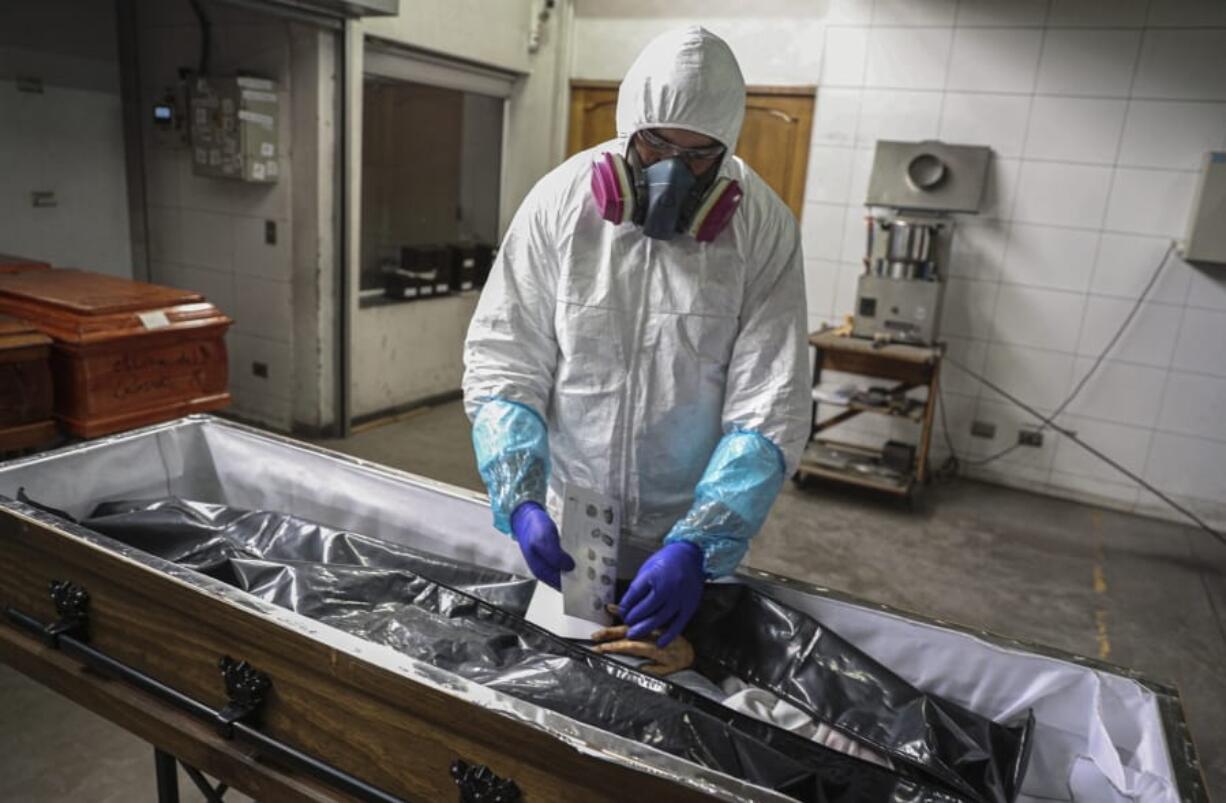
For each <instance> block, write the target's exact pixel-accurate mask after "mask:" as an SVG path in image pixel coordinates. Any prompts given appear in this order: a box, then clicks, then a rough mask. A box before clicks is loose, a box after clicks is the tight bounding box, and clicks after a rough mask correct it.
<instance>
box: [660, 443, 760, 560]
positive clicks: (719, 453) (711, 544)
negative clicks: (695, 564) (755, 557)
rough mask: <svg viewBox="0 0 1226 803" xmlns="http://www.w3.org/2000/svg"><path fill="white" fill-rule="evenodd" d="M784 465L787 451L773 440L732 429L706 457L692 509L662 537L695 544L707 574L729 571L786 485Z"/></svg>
mask: <svg viewBox="0 0 1226 803" xmlns="http://www.w3.org/2000/svg"><path fill="white" fill-rule="evenodd" d="M783 469H784V463H783V454H782V452H780V451H779V447H777V446H775V444H774V443H772V442H771V441H770V440H768V439H767V438H765V437H764V436H762V435H759V434H758V433H756V432H749V431H746V430H736V431H734V432H729V433H728V434H727V435H725V436H724V437H723V439H721V440H720V442H719V444H718V445H717V446H716V447H715V453H714V454H712V455H711V460H710V462H709V463H707V470H706V471H705V472H703V475H702V479H701V480H699V482H698V487H697V488H696V489H695V490H694V504H693V506H692V507H691V508H690V511H689V513H687V514H686V515H685V518H683V519H681V521H679V522H677V523H676V524H675V525H673V529H672V532H670V533H669V534H668V537H667V538H665V539H664V543H666V544H670V543H673V542H674V541H689V542H690V543H692V544H694V545H696V546H697V547H698V548H699V549H701V550H702V555H703V568H704V571H705V572H706V574H707V577H710V578H715V577H722V576H723V575H726V574H731V573H732V572H733V571H735V570H736V567H737V564H739V563H740V562H741V558H743V557H745V552H746V551H747V550H748V549H749V539H751V538H753V537H754V536H755V535H756V534H757V532H758V530H760V529H761V528H762V523H763V522H765V521H766V514H767V513H769V512H770V509H771V505H772V504H773V503H774V501H775V497H776V496H778V495H779V489H780V488H782V487H783Z"/></svg>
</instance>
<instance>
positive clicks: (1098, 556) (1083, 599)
mask: <svg viewBox="0 0 1226 803" xmlns="http://www.w3.org/2000/svg"><path fill="white" fill-rule="evenodd" d="M321 445H324V446H327V447H329V448H332V449H337V450H338V451H343V452H347V453H350V454H354V455H357V456H360V457H363V458H366V459H370V460H374V461H378V462H381V463H386V464H388V465H393V466H396V467H399V468H402V469H405V470H407V471H411V472H414V473H418V474H422V475H425V476H429V477H433V478H435V479H439V480H443V481H445V482H450V483H454V484H456V485H462V486H466V487H470V488H477V489H480V488H481V483H480V478H479V477H478V475H477V472H476V468H475V466H474V464H473V459H472V451H471V448H470V447H469V441H468V426H467V421H466V420H465V419H464V416H463V412H462V411H461V409H460V406H459V404H458V403H454V404H448V405H444V406H441V407H438V408H434V409H430V410H426V411H422V412H420V413H417V414H415V415H412V416H409V417H407V418H404V419H402V420H400V421H398V422H396V423H392V424H389V425H386V426H382V427H378V428H374V429H370V430H367V431H364V432H362V433H360V434H357V435H355V436H353V437H352V438H350V439H348V440H346V441H325V442H322V443H321ZM748 562H749V563H750V564H751V565H753V566H756V567H758V568H761V569H765V570H767V571H773V572H778V573H780V574H785V575H790V576H792V577H797V578H800V579H803V580H807V581H810V582H814V583H818V584H821V585H825V586H829V587H832V588H838V589H841V590H843V591H847V592H850V593H852V594H857V595H859V596H862V597H865V598H868V599H873V600H878V601H881V602H885V603H888V604H890V605H895V606H898V607H901V608H905V609H909V610H913V611H918V612H921V613H924V614H927V615H930V616H936V617H939V618H942V619H946V620H949V621H954V622H960V623H963V624H966V625H971V626H975V627H981V628H986V629H989V630H993V631H995V632H998V633H1002V634H1005V635H1009V636H1013V637H1016V638H1020V639H1025V640H1029V641H1035V642H1040V643H1044V644H1048V645H1051V646H1054V647H1059V648H1061V649H1065V650H1069V651H1072V652H1076V653H1080V654H1082V655H1089V656H1101V657H1105V658H1106V659H1107V660H1109V661H1112V662H1115V663H1118V664H1121V665H1123V666H1129V667H1132V668H1134V669H1136V670H1139V671H1141V672H1143V673H1145V674H1147V675H1150V676H1152V677H1154V678H1156V679H1159V680H1164V681H1167V682H1171V683H1174V684H1175V685H1177V686H1178V687H1179V688H1180V690H1181V691H1182V693H1183V698H1184V707H1185V709H1186V713H1187V717H1188V720H1189V722H1190V725H1191V729H1192V734H1193V738H1194V739H1195V741H1196V743H1197V747H1198V749H1199V751H1200V758H1201V763H1202V766H1203V768H1204V771H1205V775H1206V778H1207V780H1208V783H1209V790H1210V794H1211V795H1212V796H1213V797H1214V798H1216V799H1220V800H1224V801H1226V727H1224V726H1223V725H1222V723H1223V722H1226V547H1223V546H1222V545H1220V544H1218V543H1217V542H1215V541H1213V540H1212V539H1211V537H1210V536H1208V535H1206V534H1204V533H1201V532H1199V531H1197V530H1195V529H1192V528H1190V527H1182V526H1178V525H1174V524H1170V523H1166V522H1159V521H1154V520H1151V519H1144V518H1139V517H1136V516H1131V515H1126V514H1122V513H1117V512H1114V511H1110V510H1104V509H1100V508H1094V507H1089V506H1086V505H1079V504H1076V503H1072V502H1065V501H1061V500H1055V499H1049V498H1047V497H1041V496H1035V495H1032V494H1028V493H1023V492H1019V491H1012V490H1009V489H1004V488H999V487H995V486H992V485H985V484H981V483H976V482H970V481H955V482H952V483H949V484H946V485H939V486H934V487H932V488H930V489H929V490H928V492H927V493H926V495H925V496H924V497H923V499H922V500H921V502H920V503H919V505H917V506H916V508H915V509H912V508H910V507H908V506H906V505H903V504H899V503H896V502H893V501H891V500H887V499H884V498H882V497H880V496H878V495H874V494H868V493H855V492H849V491H848V490H845V489H837V488H834V487H831V486H824V487H818V488H811V489H806V490H804V491H801V490H798V489H796V488H794V487H792V486H791V484H790V483H789V484H788V485H787V486H785V488H784V492H783V494H782V495H781V497H780V499H779V501H778V502H777V503H776V505H775V507H774V510H773V511H772V513H771V516H770V519H769V520H768V521H767V524H766V527H765V528H764V530H763V532H762V533H761V534H759V536H758V537H757V539H756V540H755V542H754V545H753V548H752V549H751V551H750V555H749V559H748ZM152 770H153V768H152V750H151V749H150V748H149V747H148V746H147V745H144V744H143V743H141V742H139V741H138V740H136V739H134V738H132V737H130V736H128V735H126V734H125V733H123V732H122V731H120V730H118V729H116V728H114V727H113V726H111V725H109V724H108V723H106V722H104V721H102V720H100V719H98V718H97V717H94V716H93V715H91V714H88V713H87V712H85V711H83V710H81V709H79V708H76V707H75V706H73V705H72V704H70V703H68V702H66V701H64V700H62V699H61V698H59V697H57V696H56V695H55V694H54V693H52V692H49V691H46V690H44V689H43V688H42V687H40V686H37V685H36V684H34V683H32V682H30V681H28V680H27V679H25V678H24V677H22V676H20V675H17V674H16V673H15V672H13V671H11V670H9V669H7V668H3V667H0V800H27V801H44V800H47V801H49V800H100V801H112V800H114V801H120V800H123V801H128V800H132V801H141V800H152V799H153V771H152ZM180 786H181V789H182V790H184V799H185V800H200V799H201V798H200V797H199V796H198V795H194V792H195V790H194V789H192V788H191V785H190V783H188V782H187V781H186V780H182V781H181V783H180ZM236 799H238V798H236Z"/></svg>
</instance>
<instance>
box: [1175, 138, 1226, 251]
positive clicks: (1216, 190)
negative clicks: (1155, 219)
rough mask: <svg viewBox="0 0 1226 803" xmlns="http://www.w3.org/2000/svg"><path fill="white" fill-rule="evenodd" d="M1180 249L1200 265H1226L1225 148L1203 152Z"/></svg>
mask: <svg viewBox="0 0 1226 803" xmlns="http://www.w3.org/2000/svg"><path fill="white" fill-rule="evenodd" d="M1182 253H1183V258H1184V259H1186V260H1187V261H1188V262H1191V263H1193V264H1196V265H1200V266H1202V267H1209V266H1213V267H1217V268H1221V267H1226V152H1223V151H1211V152H1209V153H1207V154H1205V162H1204V164H1203V165H1202V166H1201V173H1200V179H1199V181H1198V182H1197V185H1196V195H1195V196H1193V198H1192V212H1191V215H1190V216H1189V219H1188V233H1187V236H1186V237H1185V238H1184V241H1183V249H1182Z"/></svg>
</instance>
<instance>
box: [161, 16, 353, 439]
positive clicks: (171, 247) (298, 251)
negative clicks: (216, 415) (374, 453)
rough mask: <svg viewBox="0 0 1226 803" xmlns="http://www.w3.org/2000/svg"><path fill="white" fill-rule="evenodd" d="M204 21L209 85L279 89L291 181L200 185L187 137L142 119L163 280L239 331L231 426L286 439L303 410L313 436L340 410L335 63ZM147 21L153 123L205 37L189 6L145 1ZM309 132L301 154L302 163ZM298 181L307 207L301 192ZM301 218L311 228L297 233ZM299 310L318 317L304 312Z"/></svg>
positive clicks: (288, 40) (283, 28)
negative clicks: (245, 83)
mask: <svg viewBox="0 0 1226 803" xmlns="http://www.w3.org/2000/svg"><path fill="white" fill-rule="evenodd" d="M205 7H206V9H207V10H208V13H209V15H210V17H211V19H212V23H213V24H212V39H213V48H212V60H211V64H210V68H209V69H210V72H211V73H212V74H213V75H217V76H226V75H229V76H233V75H234V74H235V73H236V72H238V71H239V70H242V71H245V72H248V73H250V74H253V75H259V76H261V77H267V78H271V79H273V80H274V81H276V82H277V94H278V103H279V109H278V111H279V119H278V126H279V136H280V154H279V158H278V161H279V164H280V176H281V178H280V181H278V182H277V183H276V184H271V185H265V184H247V183H243V182H240V181H234V180H227V179H217V178H208V177H200V176H196V175H195V174H194V173H193V172H192V164H191V154H190V151H189V150H188V146H187V144H186V142H185V140H184V138H183V136H182V135H181V134H180V133H175V132H165V131H159V130H155V129H154V127H153V126H152V125H151V123H150V122H149V118H150V117H151V115H148V114H146V115H143V117H142V119H144V120H145V123H144V125H145V129H144V131H143V132H142V136H143V141H144V146H145V174H146V193H147V205H148V222H149V241H150V242H149V252H150V269H151V274H152V280H153V281H154V282H158V283H163V284H169V285H172V286H176V287H185V288H191V289H193V290H198V291H200V292H202V293H204V295H205V296H206V297H207V298H208V299H209V301H211V302H212V303H213V304H215V305H216V306H217V307H219V308H220V309H221V310H222V311H223V312H225V313H226V314H227V315H229V316H230V317H231V318H233V319H234V325H233V326H232V327H231V329H230V332H229V334H228V335H227V345H228V349H229V356H230V389H231V393H232V394H233V397H234V404H233V407H232V408H231V409H232V410H233V412H235V413H237V414H238V415H240V416H242V417H244V418H248V419H251V420H254V421H258V422H260V423H263V424H266V425H268V426H271V427H274V428H276V429H281V430H289V429H291V427H292V425H293V423H294V420H295V409H296V408H295V399H296V398H297V399H298V400H299V404H298V414H299V416H300V419H301V420H303V421H304V423H306V424H308V426H318V425H320V424H321V423H324V424H326V423H329V422H327V421H321V419H320V418H319V417H318V416H320V414H321V411H326V407H327V406H328V405H329V403H330V393H329V390H330V385H328V384H327V383H328V381H329V377H330V376H331V370H332V369H331V354H330V345H329V344H330V343H331V342H332V341H333V339H334V334H333V333H332V331H331V330H330V329H329V328H328V323H329V318H328V316H327V315H326V314H324V313H326V311H327V310H328V299H329V298H330V297H331V296H332V295H334V293H333V290H332V280H331V275H332V274H331V272H330V271H331V270H333V269H334V266H333V265H332V264H331V263H332V258H331V239H330V236H331V235H330V226H331V215H332V198H331V197H329V196H328V193H329V191H330V190H329V189H328V184H329V183H330V180H331V179H330V172H328V168H329V166H330V164H331V156H330V154H331V149H332V147H333V144H332V140H331V131H330V127H331V125H332V123H333V119H332V118H331V115H330V113H328V118H327V119H324V117H323V115H324V114H325V112H324V111H322V110H321V109H320V105H321V104H323V105H327V104H328V103H330V100H331V97H330V93H331V86H332V82H333V81H334V75H333V74H334V70H333V69H331V66H330V65H331V62H330V61H328V60H327V53H328V52H329V51H324V49H323V45H321V43H320V38H319V37H311V36H309V35H304V34H305V33H306V32H304V31H303V30H302V29H301V28H300V27H299V26H296V25H295V24H292V23H289V22H286V21H285V20H281V19H277V18H274V17H271V16H265V15H259V14H254V13H251V12H247V11H243V10H239V9H236V8H233V7H230V6H226V5H222V4H214V3H208V4H206V6H205ZM137 21H138V26H139V41H140V65H141V81H142V94H143V97H144V108H145V109H148V108H150V107H151V105H152V104H153V102H154V100H155V99H160V98H161V97H162V96H163V94H164V92H165V91H166V89H167V88H168V87H171V88H173V87H174V86H175V84H176V82H177V80H178V72H179V68H180V67H187V68H190V69H192V70H195V69H196V68H197V62H198V57H199V52H200V31H199V27H198V25H197V22H196V18H195V16H194V15H193V14H192V12H191V9H190V7H189V5H188V4H187V2H185V0H173V1H172V0H143V1H142V2H141V3H140V4H139V6H138V9H137ZM296 33H297V34H298V36H297V38H295V34H296ZM316 60H321V61H320V62H319V63H317V61H316ZM296 62H297V63H296ZM295 78H299V79H305V80H306V81H307V84H306V85H305V86H304V87H302V90H303V91H302V94H301V102H302V103H304V104H306V105H307V106H308V108H307V109H300V110H298V112H299V113H298V114H297V115H295V108H294V103H295V102H296V101H297V100H298V99H299V95H298V94H297V90H296V89H295V87H294V79H295ZM321 96H322V97H321ZM295 122H297V123H298V124H299V126H296V125H295ZM316 124H318V125H319V126H320V129H317V128H315V125H316ZM324 127H327V129H328V130H327V131H322V130H321V129H323V128H324ZM299 131H301V132H302V133H303V140H304V141H303V142H302V143H301V144H302V145H303V147H304V148H306V149H307V150H306V153H304V154H299V153H297V152H296V148H297V147H298V145H299V144H300V143H298V142H297V140H296V134H297V133H299ZM313 166H315V167H318V171H316V170H312V169H311V168H312V167H313ZM304 169H305V171H306V172H305V174H304V175H299V172H300V171H303V170H304ZM300 180H301V181H302V182H303V183H304V184H305V186H304V187H302V188H301V190H302V192H301V193H299V192H296V190H295V185H296V184H297V183H298V182H299V181H300ZM320 205H326V209H325V210H323V211H321V209H320ZM295 208H298V209H299V210H300V211H302V212H303V213H304V219H303V220H296V219H295V216H294V210H295ZM268 221H272V222H273V223H274V224H275V226H276V229H277V234H276V242H275V243H274V244H269V243H267V242H266V241H265V226H266V224H267V222H268ZM299 224H301V227H299ZM298 228H301V230H300V231H298V230H297V229H298ZM304 237H305V238H306V239H303V238H304ZM296 246H297V247H296ZM296 287H297V291H295V288H296ZM296 300H298V301H302V302H305V304H310V305H311V306H304V307H299V308H297V309H296V308H295V301H296ZM320 310H324V312H320ZM295 324H297V329H295ZM296 332H297V334H298V335H299V338H296V337H295V333H296ZM296 349H300V350H301V351H302V354H301V355H300V356H301V358H302V359H301V361H300V362H301V365H299V364H298V362H299V361H297V360H296V358H295V350H296ZM256 362H259V363H263V364H264V365H265V366H266V367H267V374H268V375H267V377H260V376H257V375H256V374H255V372H254V370H253V364H254V363H256ZM299 375H300V376H299ZM299 380H301V381H299ZM321 389H322V390H321Z"/></svg>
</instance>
